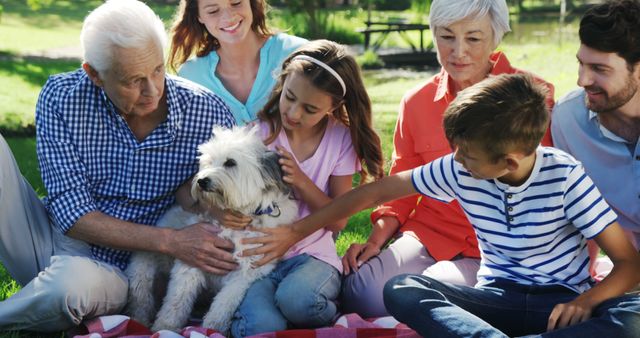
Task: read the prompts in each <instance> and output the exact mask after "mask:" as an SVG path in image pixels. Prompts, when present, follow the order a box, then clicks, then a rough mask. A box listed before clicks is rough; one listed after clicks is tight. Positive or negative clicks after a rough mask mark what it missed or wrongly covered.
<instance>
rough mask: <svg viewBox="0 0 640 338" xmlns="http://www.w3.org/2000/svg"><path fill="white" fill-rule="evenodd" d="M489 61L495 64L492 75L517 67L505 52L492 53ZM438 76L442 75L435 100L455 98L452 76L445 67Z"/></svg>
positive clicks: (513, 70) (508, 71) (511, 71)
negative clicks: (450, 84)
mask: <svg viewBox="0 0 640 338" xmlns="http://www.w3.org/2000/svg"><path fill="white" fill-rule="evenodd" d="M489 62H491V64H492V65H493V68H492V69H491V72H489V74H491V75H498V74H504V73H513V72H515V69H514V68H513V67H512V66H511V63H509V60H507V57H506V56H505V55H504V53H503V52H494V53H492V54H491V55H490V56H489ZM438 76H439V77H440V83H438V89H437V90H436V95H435V97H434V98H433V102H437V101H440V100H442V99H443V98H445V97H448V98H450V99H453V97H454V96H453V94H452V93H451V90H450V86H449V81H450V79H451V77H450V76H449V74H448V73H447V71H446V70H445V69H444V67H441V68H440V74H439V75H438Z"/></svg>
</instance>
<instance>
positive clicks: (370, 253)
mask: <svg viewBox="0 0 640 338" xmlns="http://www.w3.org/2000/svg"><path fill="white" fill-rule="evenodd" d="M378 254H380V247H379V246H377V245H374V244H373V243H369V242H367V243H364V244H359V243H353V244H351V246H350V247H349V249H347V252H346V253H345V254H344V256H342V266H343V268H344V274H345V275H348V274H350V273H351V271H358V268H360V265H362V264H363V263H364V262H366V261H368V260H369V258H371V257H374V256H377V255H378Z"/></svg>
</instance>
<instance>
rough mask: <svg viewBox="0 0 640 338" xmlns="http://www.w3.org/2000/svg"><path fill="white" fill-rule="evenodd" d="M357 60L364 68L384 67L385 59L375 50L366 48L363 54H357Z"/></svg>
mask: <svg viewBox="0 0 640 338" xmlns="http://www.w3.org/2000/svg"><path fill="white" fill-rule="evenodd" d="M356 62H358V65H360V67H361V68H362V69H379V68H383V67H384V61H382V60H381V59H380V57H379V56H378V54H377V53H376V52H374V51H373V50H371V49H369V50H366V51H365V52H364V53H362V55H358V56H356Z"/></svg>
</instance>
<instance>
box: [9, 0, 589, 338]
mask: <svg viewBox="0 0 640 338" xmlns="http://www.w3.org/2000/svg"><path fill="white" fill-rule="evenodd" d="M101 2H102V1H100V0H75V1H69V0H0V133H1V134H2V135H3V136H4V137H5V139H6V140H7V142H8V143H9V146H10V148H11V149H12V151H13V153H14V155H15V157H16V160H17V162H18V165H19V167H20V170H21V172H22V173H23V175H24V176H25V177H26V179H27V180H28V181H29V182H30V183H31V185H32V186H33V187H34V189H35V190H36V192H37V193H38V194H39V195H40V196H44V195H46V191H45V189H44V186H43V184H42V180H41V178H40V173H39V170H38V163H37V159H36V154H35V136H34V135H35V127H34V112H35V103H36V100H37V97H38V93H39V91H40V88H41V87H42V85H43V84H44V83H45V81H46V80H47V78H48V76H49V75H52V74H56V73H61V72H66V71H71V70H74V69H76V68H78V67H79V66H80V62H81V50H80V42H79V35H80V29H81V27H82V20H83V19H84V17H85V16H86V15H87V14H88V12H89V11H91V10H92V9H93V8H95V7H97V6H98V5H99V4H100V3H101ZM146 2H147V3H148V4H149V5H150V6H151V7H152V8H153V9H154V10H155V11H156V13H157V14H158V15H159V16H160V18H162V19H163V21H164V22H165V24H166V26H167V27H169V26H170V23H171V21H172V18H173V15H174V13H175V10H176V8H177V3H178V1H177V0H146ZM507 2H508V4H509V7H510V12H511V28H512V32H510V33H508V34H507V35H506V37H505V39H504V40H503V42H502V43H501V44H500V46H498V50H501V51H503V52H505V53H506V55H507V57H508V58H509V59H510V61H511V63H512V65H513V66H515V67H517V68H521V69H524V70H527V71H531V72H533V73H535V74H537V75H539V76H541V77H542V78H544V79H546V80H547V81H549V82H551V83H553V84H554V85H555V88H556V90H555V99H556V100H557V99H558V98H560V97H562V96H563V95H565V94H566V93H568V92H569V91H570V90H571V89H573V88H574V87H576V84H575V83H576V79H577V70H578V66H577V61H576V58H575V53H576V51H577V49H578V46H579V42H578V37H577V30H578V24H579V18H580V16H581V15H582V13H583V12H584V10H585V9H586V8H588V6H590V5H592V4H593V3H597V2H600V1H593V0H587V1H579V0H572V1H570V0H511V1H507ZM269 3H270V5H271V6H272V8H271V10H270V11H269V13H268V23H269V24H270V26H271V27H275V28H278V29H279V30H283V31H286V32H287V33H289V34H294V35H298V36H302V37H305V38H308V39H314V38H327V39H331V40H334V41H338V42H340V43H343V44H346V45H349V47H350V49H351V50H352V51H353V53H354V54H356V55H357V60H358V63H359V64H360V65H361V67H362V68H363V74H364V79H365V85H366V87H367V91H368V93H369V95H370V97H371V100H372V103H373V112H374V126H375V129H376V131H377V132H378V133H379V135H380V137H381V139H382V144H383V152H384V156H385V161H386V163H385V169H386V170H387V171H388V168H389V164H390V158H391V153H392V150H393V129H394V125H395V122H396V116H397V112H398V106H399V102H400V99H401V98H402V96H403V94H404V93H405V92H406V91H407V90H409V89H410V88H412V87H414V86H417V85H419V84H420V83H424V82H425V81H426V80H427V79H428V78H429V77H431V76H432V75H433V74H435V73H436V72H437V71H438V70H439V69H438V68H437V67H434V66H422V67H413V68H406V67H405V68H403V67H393V68H390V67H389V66H388V65H386V67H385V64H384V62H383V61H382V59H383V58H381V57H380V56H384V55H385V54H389V53H397V52H411V49H410V45H409V43H408V42H407V40H408V41H409V42H411V43H412V44H413V45H414V46H418V45H419V41H420V33H419V32H417V31H409V32H406V34H404V36H401V35H400V34H399V33H397V32H395V33H394V32H392V33H389V34H388V36H387V37H386V38H385V39H384V40H382V42H381V45H380V48H379V49H377V50H375V51H374V50H372V49H369V50H367V51H365V50H364V48H363V42H364V36H363V34H362V33H361V32H360V31H361V30H362V29H363V28H365V27H366V26H365V22H366V21H377V22H394V23H395V22H400V23H405V24H413V23H416V24H428V8H429V4H430V1H429V0H368V1H367V0H278V1H269ZM376 38H379V37H376V35H372V39H376ZM424 39H425V44H426V45H428V46H432V44H431V32H430V31H426V32H425V33H424ZM369 213H370V210H367V211H363V212H360V213H358V214H356V215H354V216H353V217H351V219H350V221H349V224H348V225H347V228H346V229H345V230H344V231H343V232H342V233H341V235H340V237H339V238H338V243H337V245H338V251H339V254H342V253H343V252H344V251H345V250H346V249H347V248H348V246H349V244H351V243H353V242H364V241H365V240H366V239H367V236H368V234H369V232H370V223H369ZM17 290H19V286H18V285H17V284H16V283H15V281H13V280H12V279H11V277H10V276H8V274H7V272H6V270H5V269H4V268H3V267H2V266H1V265H0V300H3V299H6V298H7V297H9V296H10V295H12V294H13V293H15V292H16V291H17ZM24 336H32V337H37V336H44V337H61V336H64V335H63V334H62V333H57V334H53V335H37V334H29V333H26V332H0V338H5V337H24Z"/></svg>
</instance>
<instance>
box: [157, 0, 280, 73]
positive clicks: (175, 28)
mask: <svg viewBox="0 0 640 338" xmlns="http://www.w3.org/2000/svg"><path fill="white" fill-rule="evenodd" d="M249 5H250V6H251V13H252V15H253V23H252V24H251V30H253V31H254V32H256V33H257V34H258V36H262V37H267V36H270V35H271V34H273V33H272V32H271V30H270V29H269V27H267V10H268V5H267V3H266V1H265V0H249ZM218 47H220V43H219V42H218V39H216V38H215V37H213V35H211V34H210V33H209V32H208V31H207V28H206V27H205V26H204V25H203V24H201V23H200V21H198V0H180V5H179V7H178V11H177V12H176V15H175V17H174V19H173V25H172V26H171V48H170V49H169V62H168V63H169V68H171V69H172V70H174V71H176V70H178V68H179V67H180V66H181V65H182V64H184V63H185V62H187V60H188V59H189V58H190V57H191V56H192V55H193V54H195V55H196V56H198V57H201V56H206V55H208V54H209V53H211V51H213V50H216V49H218Z"/></svg>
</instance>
